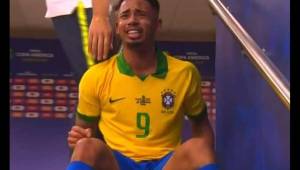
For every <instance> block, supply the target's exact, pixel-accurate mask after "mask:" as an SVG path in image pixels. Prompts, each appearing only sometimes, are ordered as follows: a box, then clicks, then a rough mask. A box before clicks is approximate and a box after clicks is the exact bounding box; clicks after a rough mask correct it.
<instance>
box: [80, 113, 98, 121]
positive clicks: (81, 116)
mask: <svg viewBox="0 0 300 170" xmlns="http://www.w3.org/2000/svg"><path fill="white" fill-rule="evenodd" d="M76 115H77V116H78V117H79V118H80V119H82V120H84V121H86V122H88V123H93V122H95V121H97V120H98V118H99V116H87V115H84V114H82V113H79V112H76Z"/></svg>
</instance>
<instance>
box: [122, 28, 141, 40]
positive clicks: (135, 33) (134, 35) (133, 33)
mask: <svg viewBox="0 0 300 170" xmlns="http://www.w3.org/2000/svg"><path fill="white" fill-rule="evenodd" d="M126 32H127V35H128V37H129V38H131V39H138V38H140V37H141V36H142V31H141V30H140V29H128V30H127V31H126Z"/></svg>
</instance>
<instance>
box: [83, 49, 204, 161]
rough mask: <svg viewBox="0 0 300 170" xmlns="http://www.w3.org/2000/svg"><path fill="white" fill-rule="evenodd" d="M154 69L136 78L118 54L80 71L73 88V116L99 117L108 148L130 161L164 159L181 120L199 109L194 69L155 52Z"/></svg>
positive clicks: (178, 135) (175, 140) (178, 132)
mask: <svg viewBox="0 0 300 170" xmlns="http://www.w3.org/2000/svg"><path fill="white" fill-rule="evenodd" d="M157 57H158V58H157V59H158V64H157V69H156V72H155V73H154V74H152V75H148V76H144V77H138V76H136V75H135V74H134V73H133V71H132V69H131V68H130V66H129V65H128V64H127V63H126V61H125V59H124V56H123V53H122V52H120V53H119V54H117V55H115V56H113V57H112V58H110V59H109V60H107V61H104V62H102V63H99V64H96V65H94V66H92V67H91V68H90V69H89V70H87V71H86V73H85V74H84V76H83V77H82V79H81V81H80V85H79V103H78V108H77V112H78V115H79V117H81V118H82V119H84V120H86V121H89V120H93V119H95V118H98V117H99V116H100V121H99V129H100V131H101V132H102V133H103V136H104V139H105V141H106V143H107V144H108V146H109V147H110V148H112V149H113V150H117V151H119V152H121V153H122V154H123V155H125V156H127V157H129V158H131V159H133V160H135V161H142V160H152V159H159V158H161V157H163V156H165V155H166V154H167V153H169V152H170V151H173V150H174V149H175V148H176V147H177V146H178V145H180V143H181V130H182V125H183V120H184V115H187V116H189V117H193V116H199V114H202V112H203V111H204V110H205V109H204V108H205V103H204V101H203V99H202V96H201V90H200V83H201V78H200V74H199V72H198V70H197V69H196V67H195V66H194V65H193V64H192V63H190V62H187V61H181V60H179V59H176V58H174V57H172V56H169V55H167V54H166V53H163V52H161V51H159V50H157Z"/></svg>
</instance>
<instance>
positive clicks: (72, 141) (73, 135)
mask: <svg viewBox="0 0 300 170" xmlns="http://www.w3.org/2000/svg"><path fill="white" fill-rule="evenodd" d="M90 137H92V129H90V128H87V129H85V128H82V127H80V126H76V125H75V126H73V127H72V128H71V130H70V131H69V132H68V145H69V147H70V149H74V147H75V145H76V143H77V142H78V141H79V140H80V139H82V138H90Z"/></svg>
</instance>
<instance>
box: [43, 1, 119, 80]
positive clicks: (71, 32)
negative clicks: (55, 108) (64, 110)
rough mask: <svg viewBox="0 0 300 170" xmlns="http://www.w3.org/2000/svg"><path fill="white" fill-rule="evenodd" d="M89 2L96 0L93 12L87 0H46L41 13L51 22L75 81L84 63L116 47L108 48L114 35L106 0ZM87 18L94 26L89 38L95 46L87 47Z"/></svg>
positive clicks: (79, 76)
mask: <svg viewBox="0 0 300 170" xmlns="http://www.w3.org/2000/svg"><path fill="white" fill-rule="evenodd" d="M93 3H97V5H96V8H97V10H95V11H96V12H95V13H94V14H93V10H92V6H93V5H92V1H91V0H46V7H47V11H46V15H45V17H46V18H51V20H52V22H53V25H54V27H55V30H56V33H57V36H58V38H59V40H60V42H61V44H62V47H63V49H64V51H65V54H66V56H67V59H68V61H69V63H70V65H71V68H72V71H73V72H74V74H75V75H74V76H75V80H76V82H77V83H79V81H80V78H81V76H82V75H83V73H84V72H85V71H86V70H87V68H88V67H90V66H92V65H94V64H95V63H96V62H97V61H102V60H104V59H106V58H107V57H103V56H108V54H109V53H115V52H116V51H117V50H118V49H117V48H118V47H116V45H115V48H114V49H112V48H110V47H111V46H112V45H111V43H112V42H113V38H114V36H113V34H112V32H113V31H112V26H111V23H110V22H111V21H110V15H109V5H110V1H109V0H97V1H93ZM91 21H92V22H93V25H95V26H96V27H97V30H94V31H96V33H97V35H98V36H97V38H94V39H93V40H92V41H94V42H97V43H98V44H97V48H94V47H91V48H89V47H88V34H89V31H88V30H89V29H88V28H89V24H90V23H91ZM93 27H94V26H92V28H93ZM92 35H94V33H93V34H92Z"/></svg>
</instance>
